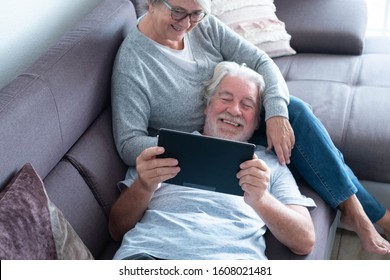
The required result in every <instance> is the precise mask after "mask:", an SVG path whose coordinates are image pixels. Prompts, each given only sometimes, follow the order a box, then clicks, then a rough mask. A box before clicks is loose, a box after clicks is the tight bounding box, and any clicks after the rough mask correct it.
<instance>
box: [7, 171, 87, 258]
mask: <svg viewBox="0 0 390 280" xmlns="http://www.w3.org/2000/svg"><path fill="white" fill-rule="evenodd" d="M0 259H93V257H92V254H91V252H90V251H89V250H88V248H87V247H86V246H85V245H84V243H83V242H82V241H81V239H80V238H79V236H78V235H77V234H76V232H75V231H74V230H73V228H72V226H71V225H70V224H69V223H68V221H67V220H66V219H65V218H64V216H63V214H62V212H61V211H60V210H59V209H58V208H57V207H56V206H55V205H54V204H53V203H52V202H51V201H50V199H48V197H47V195H46V192H45V189H44V185H43V182H42V180H41V179H40V177H39V175H38V174H37V173H36V171H35V169H34V168H33V167H32V165H31V164H26V165H24V166H23V168H22V169H21V170H20V171H19V172H18V173H17V174H16V176H15V177H14V178H13V180H12V181H11V182H10V184H9V185H8V186H7V187H6V188H5V189H4V190H3V191H2V192H1V193H0Z"/></svg>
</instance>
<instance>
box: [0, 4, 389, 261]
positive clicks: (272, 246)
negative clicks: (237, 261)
mask: <svg viewBox="0 0 390 280" xmlns="http://www.w3.org/2000/svg"><path fill="white" fill-rule="evenodd" d="M142 2H143V1H128V0H105V1H102V2H101V3H100V4H99V5H98V6H97V7H96V8H95V9H94V10H93V11H92V12H91V13H89V14H88V15H87V16H85V18H84V19H83V20H82V21H81V22H79V23H78V24H77V25H76V26H75V27H74V28H73V29H72V30H70V31H69V32H67V33H66V34H65V35H64V36H63V37H62V38H61V39H60V40H59V41H58V42H56V43H55V44H54V45H53V46H51V47H50V48H49V49H48V50H47V51H46V52H45V53H44V55H43V56H42V57H40V58H39V59H38V60H37V61H36V62H35V63H34V64H33V65H32V66H31V67H29V68H28V69H26V70H25V71H24V72H23V73H22V74H20V75H19V76H18V77H16V79H15V80H13V81H12V82H11V83H10V84H9V85H7V86H6V87H4V88H3V89H1V90H0V135H1V137H0V154H1V156H0V170H1V172H0V190H1V193H0V208H1V211H0V213H1V214H0V239H1V241H0V244H2V245H0V247H1V248H0V258H2V259H12V258H16V259H36V258H38V259H45V258H63V259H66V258H75V259H81V258H94V259H111V258H112V257H113V255H114V253H115V251H116V250H117V249H118V247H119V246H120V243H118V242H114V241H113V240H112V239H111V238H110V235H109V232H108V227H107V223H108V216H109V212H110V208H111V206H112V205H113V203H114V202H115V200H116V199H117V197H118V196H119V191H118V189H117V187H116V184H117V182H118V181H120V180H121V179H123V178H124V175H125V172H126V170H127V166H126V165H125V164H124V163H123V161H122V160H121V158H120V157H119V156H118V153H117V151H116V148H115V144H114V141H113V137H112V124H111V107H110V79H111V73H112V66H113V63H114V59H115V55H116V52H117V50H118V48H119V46H120V44H121V42H122V40H123V39H124V37H125V36H126V34H127V33H128V32H129V30H130V29H131V28H133V27H134V26H135V24H136V18H137V16H139V15H140V13H142V11H143V9H144V7H143V6H142V4H143V3H142ZM275 5H276V7H277V15H278V17H279V18H280V19H281V20H283V21H284V22H285V24H286V29H287V31H288V32H289V33H290V34H291V36H292V39H291V46H292V47H293V48H294V49H295V51H296V52H297V54H295V55H289V56H283V57H277V58H275V59H274V60H275V62H276V64H277V65H278V67H279V68H280V70H281V72H282V74H283V76H284V77H285V79H286V81H287V84H288V87H289V89H290V92H291V94H292V95H296V96H298V97H300V98H302V99H303V100H305V101H306V102H308V103H309V104H311V106H312V108H313V111H314V113H315V114H316V115H317V116H318V117H319V118H320V119H321V120H322V121H323V123H324V125H325V126H326V128H327V129H328V130H329V133H330V135H331V137H332V139H333V140H334V142H335V144H336V145H337V146H338V148H340V150H341V151H342V152H343V153H344V155H345V160H346V161H347V163H348V164H349V165H350V166H351V168H352V169H353V170H354V171H355V172H356V174H357V176H358V177H359V178H361V179H364V180H372V181H378V182H384V183H389V182H390V154H389V153H390V151H389V150H388V149H387V146H388V144H389V142H390V128H389V126H387V125H386V124H387V117H386V116H387V108H388V107H390V97H388V96H387V95H388V93H389V87H390V82H389V80H388V79H386V77H388V76H389V74H390V55H389V54H390V41H389V40H385V39H373V40H368V41H366V40H365V37H364V32H365V25H366V18H367V17H366V16H367V11H366V7H365V4H364V1H363V0H354V1H351V0H329V1H320V0H294V1H292V0H275ZM386 61H387V62H386ZM129 67H131V65H130V66H129ZM371 111H374V114H371ZM26 172H27V175H26ZM297 181H298V184H299V186H300V189H301V191H302V193H304V194H305V195H307V196H310V197H312V198H313V199H314V200H315V202H316V203H317V206H318V207H317V208H316V209H315V210H314V211H312V212H311V216H312V219H313V222H314V225H315V230H316V236H317V238H316V244H315V247H314V249H313V251H312V252H311V253H310V254H308V255H306V256H297V255H295V254H293V253H291V252H290V251H289V250H288V249H287V248H286V247H285V246H283V245H282V244H280V243H279V242H278V241H277V240H276V239H275V238H274V237H273V236H272V234H271V233H270V232H267V234H266V243H267V252H266V253H267V255H268V257H269V258H270V259H285V260H286V259H301V260H302V259H329V258H330V254H331V250H332V245H333V240H334V237H335V231H336V228H337V221H338V213H337V210H335V209H331V208H330V207H329V206H327V205H326V204H325V203H324V202H323V200H322V199H321V198H320V197H319V196H318V194H316V193H315V192H314V191H313V190H311V189H310V187H309V186H308V185H307V184H306V183H305V182H304V181H302V180H301V179H299V178H297ZM33 185H34V188H36V189H39V187H38V186H37V187H35V186H36V185H40V187H41V188H43V189H44V191H43V193H42V192H41V193H40V195H39V197H40V199H41V200H38V199H37V198H36V197H37V196H38V195H36V194H35V189H33V187H32V186H33ZM15 186H16V187H18V188H19V189H18V191H15V192H14V193H12V190H13V189H14V188H16V187H15ZM11 194H12V195H11ZM32 201H33V202H34V203H33V205H32ZM47 205H48V206H47ZM46 206H47V207H46ZM41 208H42V209H41ZM47 209H49V210H47ZM53 209H56V211H54V213H55V215H54V214H53ZM37 213H38V214H37ZM48 213H49V214H48ZM37 216H38V217H37ZM53 217H54V218H53ZM54 220H55V222H56V226H53V223H54V222H53V221H54ZM43 226H45V229H43ZM54 229H55V230H54ZM47 231H49V233H47ZM42 232H46V235H45V236H49V237H48V238H49V239H50V240H51V241H53V242H52V243H53V244H54V245H50V244H48V243H49V242H48V241H47V240H48V239H42V238H40V234H42ZM59 233H60V234H59ZM61 233H63V234H62V237H61V238H62V239H61V240H60V237H59V236H60V235H61ZM64 233H65V234H64ZM67 233H71V234H67ZM23 234H24V236H23ZM64 235H65V237H64ZM26 236H27V238H26ZM69 236H71V237H72V238H69ZM26 240H27V241H31V242H27V241H26ZM5 244H7V245H5ZM61 244H62V245H64V244H65V245H64V246H60V245H61ZM28 246H31V247H30V248H29V247H28ZM34 246H35V247H34ZM53 246H54V249H53ZM83 246H84V247H85V248H84V247H83ZM49 247H50V250H51V251H50V254H49V253H47V254H46V251H48V250H49ZM82 247H83V248H82ZM80 248H82V249H83V252H81V253H80V252H79V251H80V250H81V249H80ZM79 249H80V250H79ZM78 250H79V251H78ZM65 251H66V252H65Z"/></svg>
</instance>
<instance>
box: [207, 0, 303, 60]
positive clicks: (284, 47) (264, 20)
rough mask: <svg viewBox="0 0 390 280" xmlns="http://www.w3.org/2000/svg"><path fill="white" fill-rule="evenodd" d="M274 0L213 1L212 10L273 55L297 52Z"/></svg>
mask: <svg viewBox="0 0 390 280" xmlns="http://www.w3.org/2000/svg"><path fill="white" fill-rule="evenodd" d="M275 11H276V8H275V5H274V1H273V0H247V1H235V0H213V1H212V13H213V14H214V15H215V16H216V17H218V18H219V19H220V20H221V21H222V22H224V23H225V24H227V25H228V26H229V27H230V28H232V29H233V30H234V31H235V32H237V33H238V34H240V35H241V36H242V37H244V38H245V39H247V40H249V41H250V42H252V43H253V44H255V45H256V46H257V47H258V48H260V49H261V50H263V51H265V52H266V53H267V54H268V55H269V56H270V57H278V56H284V55H292V54H295V50H294V49H292V48H291V46H290V39H291V36H290V35H289V34H288V33H287V31H286V29H285V25H284V23H283V22H282V21H280V20H279V19H278V18H277V16H276V14H275Z"/></svg>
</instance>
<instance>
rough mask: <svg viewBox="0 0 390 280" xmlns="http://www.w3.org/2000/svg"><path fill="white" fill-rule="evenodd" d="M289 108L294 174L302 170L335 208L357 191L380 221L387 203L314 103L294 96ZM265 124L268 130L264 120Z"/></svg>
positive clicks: (374, 217) (313, 185)
mask: <svg viewBox="0 0 390 280" xmlns="http://www.w3.org/2000/svg"><path fill="white" fill-rule="evenodd" d="M288 110H289V119H290V123H291V126H292V128H293V130H294V134H295V146H294V149H293V150H292V155H291V165H292V166H291V168H290V169H291V170H292V171H293V173H294V175H296V172H298V173H299V175H300V176H301V177H302V178H303V179H304V180H305V181H306V182H307V183H308V184H309V185H310V186H311V187H312V188H313V189H314V190H315V191H316V192H317V193H318V194H319V195H320V196H321V197H322V199H323V200H324V201H325V202H326V203H328V204H329V205H330V206H331V207H332V208H336V207H338V206H339V205H340V203H342V202H343V201H345V200H346V199H347V198H348V197H350V196H351V195H353V194H356V196H357V198H358V199H359V201H360V203H361V204H362V206H363V208H364V210H365V212H366V214H367V216H368V217H369V219H370V220H371V222H373V223H376V222H377V221H378V220H379V219H380V218H382V217H383V216H384V214H385V211H386V209H385V207H383V206H382V205H381V204H379V202H378V201H377V200H376V199H375V198H374V197H373V196H372V195H371V194H370V193H368V192H367V190H366V189H365V188H364V187H363V186H362V185H361V184H360V182H359V180H358V179H357V178H356V176H355V175H354V174H353V172H352V170H351V169H350V168H349V167H348V166H347V165H346V163H345V162H344V158H343V155H342V154H341V152H340V151H339V150H338V149H337V148H336V147H335V145H334V144H333V142H332V140H331V138H330V136H329V134H328V132H327V131H326V129H325V127H324V126H323V125H322V123H321V122H320V121H319V119H318V118H317V117H315V116H314V114H313V112H312V110H311V107H310V105H308V104H307V103H305V102H303V101H302V100H300V99H298V98H297V97H293V96H291V97H290V104H289V106H288ZM261 127H262V128H263V132H264V128H265V125H264V122H263V123H262V125H261ZM262 134H263V136H262V137H264V135H265V134H264V133H262ZM262 137H261V136H260V138H259V139H257V140H256V142H259V141H260V143H261V144H265V145H266V143H265V142H266V138H262ZM264 141H265V142H264Z"/></svg>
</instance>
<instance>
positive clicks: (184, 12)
mask: <svg viewBox="0 0 390 280" xmlns="http://www.w3.org/2000/svg"><path fill="white" fill-rule="evenodd" d="M161 2H163V4H164V5H165V6H166V7H167V8H168V9H169V10H170V11H171V18H172V19H173V20H175V21H182V20H183V19H185V18H186V17H189V18H190V22H191V23H198V22H201V21H202V20H203V19H204V18H205V17H206V16H207V13H206V12H205V11H203V10H200V11H201V13H202V14H203V17H202V18H201V19H200V20H198V21H192V15H193V14H195V13H199V12H200V11H195V12H192V13H187V11H186V10H185V9H183V12H182V14H183V15H185V16H184V17H183V18H181V19H176V18H174V16H173V13H181V12H178V11H177V10H175V9H174V8H172V6H171V5H169V4H168V2H166V1H165V0H161Z"/></svg>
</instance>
